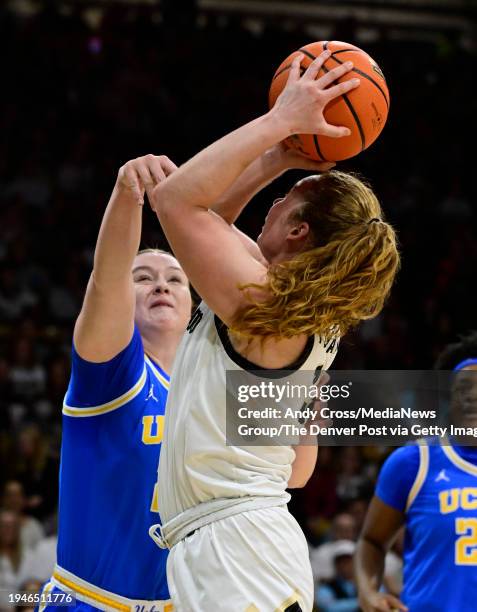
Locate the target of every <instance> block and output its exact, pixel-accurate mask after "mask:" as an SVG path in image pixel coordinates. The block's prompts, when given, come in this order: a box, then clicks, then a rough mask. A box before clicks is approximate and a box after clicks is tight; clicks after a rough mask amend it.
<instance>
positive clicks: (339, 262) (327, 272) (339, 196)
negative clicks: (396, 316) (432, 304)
mask: <svg viewBox="0 0 477 612" xmlns="http://www.w3.org/2000/svg"><path fill="white" fill-rule="evenodd" d="M292 191H293V192H294V194H296V195H297V196H298V197H300V198H301V199H302V200H303V204H302V206H301V207H300V208H299V209H298V211H297V212H294V213H292V215H291V218H290V221H291V222H295V221H299V222H300V221H302V222H306V223H308V225H309V228H310V238H309V242H308V246H309V248H307V249H306V250H304V251H302V252H300V253H299V254H298V255H296V256H294V257H293V258H292V259H289V260H287V261H283V262H280V263H277V264H272V265H271V266H270V268H269V270H268V279H267V282H266V283H265V284H264V285H261V286H260V285H256V284H250V285H245V286H243V287H241V289H242V290H244V291H246V290H247V289H250V288H257V289H262V290H264V289H265V291H266V292H267V294H268V296H269V297H268V298H267V299H266V300H265V301H263V302H257V301H254V302H252V303H251V304H250V305H249V306H247V307H246V308H245V309H243V310H242V311H241V312H240V313H239V314H238V316H237V318H236V320H235V322H234V325H233V327H232V331H234V332H236V333H238V334H241V335H244V336H245V337H248V338H252V337H257V336H258V337H265V336H270V337H273V336H275V337H277V336H278V337H282V338H291V337H292V336H297V335H300V334H306V335H308V336H310V335H312V334H318V335H321V336H325V337H331V336H343V335H344V334H345V333H346V332H347V331H348V330H349V329H350V328H351V327H353V326H355V325H356V324H357V323H359V322H360V321H362V320H365V319H372V318H373V317H375V316H376V315H377V314H379V312H380V311H381V309H382V308H383V305H384V302H385V300H386V298H387V296H388V294H389V292H390V289H391V286H392V284H393V281H394V277H395V275H396V272H397V270H398V268H399V251H398V247H397V240H396V235H395V232H394V229H393V228H392V226H391V225H390V224H389V223H387V222H386V221H385V220H384V218H383V212H382V210H381V206H380V204H379V201H378V199H377V197H376V196H375V194H374V193H373V191H372V189H371V187H370V186H369V185H367V184H366V183H364V182H363V181H362V180H360V179H359V178H358V177H357V176H356V175H354V174H348V173H344V172H339V171H335V170H334V171H331V172H327V173H325V174H322V175H319V176H315V177H310V178H309V179H307V180H306V181H302V182H299V183H297V184H296V185H295V186H294V187H293V190H292Z"/></svg>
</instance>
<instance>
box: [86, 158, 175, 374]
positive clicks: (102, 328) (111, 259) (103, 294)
mask: <svg viewBox="0 0 477 612" xmlns="http://www.w3.org/2000/svg"><path fill="white" fill-rule="evenodd" d="M146 157H147V162H148V163H147V164H146V163H144V161H145V158H138V159H136V160H132V161H129V162H128V163H127V164H125V165H124V166H122V168H121V169H120V170H119V173H118V178H117V180H116V184H115V186H114V189H113V192H112V194H111V198H110V200H109V203H108V206H107V208H106V211H105V213H104V216H103V220H102V222H101V228H100V230H99V235H98V240H97V242H96V249H95V253H94V268H93V272H92V274H91V277H90V279H89V282H88V287H87V289H86V294H85V298H84V301H83V306H82V308H81V312H80V314H79V316H78V319H77V321H76V325H75V330H74V344H75V348H76V350H77V352H78V354H79V355H80V356H81V357H83V359H86V360H88V361H92V362H103V361H108V360H109V359H111V358H112V357H114V356H115V355H117V354H118V353H119V352H120V351H121V350H122V349H123V348H125V347H126V346H127V344H128V343H129V341H130V339H131V337H132V333H133V328H134V309H135V293H134V286H133V281H132V265H133V261H134V257H135V255H136V253H137V251H138V248H139V244H140V240H141V226H142V204H143V203H144V190H145V188H146V186H147V187H149V186H151V187H152V186H154V185H156V184H157V183H159V182H160V181H162V180H164V179H165V178H166V176H167V175H169V174H170V173H171V172H172V171H173V170H175V168H176V166H175V165H174V164H173V163H172V162H171V161H170V160H169V159H168V158H167V157H165V156H161V157H154V156H152V155H151V156H146Z"/></svg>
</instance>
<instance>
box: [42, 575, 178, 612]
mask: <svg viewBox="0 0 477 612" xmlns="http://www.w3.org/2000/svg"><path fill="white" fill-rule="evenodd" d="M50 582H51V583H53V584H54V585H55V586H56V587H58V588H59V589H62V590H66V591H73V592H74V594H75V597H76V599H78V600H79V601H83V602H85V603H87V604H90V605H91V606H94V607H95V608H98V609H99V610H105V611H106V612H111V610H120V611H121V612H135V610H141V612H172V611H173V610H174V606H173V605H172V602H171V600H170V599H167V600H156V601H151V600H144V599H128V598H127V597H122V595H117V594H116V593H111V592H110V591H106V590H105V589H100V588H99V587H97V586H95V585H94V584H91V583H90V582H86V580H83V579H82V578H78V576H75V575H74V574H72V573H71V572H68V571H67V570H65V569H63V568H62V567H60V566H59V565H55V569H54V570H53V576H52V579H51V581H50Z"/></svg>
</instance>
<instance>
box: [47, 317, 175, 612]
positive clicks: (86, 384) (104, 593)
mask: <svg viewBox="0 0 477 612" xmlns="http://www.w3.org/2000/svg"><path fill="white" fill-rule="evenodd" d="M168 387H169V377H168V375H167V374H166V373H165V372H164V371H163V370H161V368H160V367H159V366H158V365H157V364H156V363H154V362H153V361H152V360H151V359H150V358H149V357H148V356H147V355H145V354H144V349H143V344H142V340H141V337H140V335H139V332H138V330H137V329H136V328H135V330H134V334H133V337H132V339H131V342H130V343H129V345H128V346H127V347H126V348H125V349H124V350H123V351H121V353H119V354H118V355H116V357H114V358H113V359H111V360H110V361H108V362H106V363H90V362H87V361H85V360H84V359H82V358H81V357H80V356H79V355H78V354H77V353H76V351H75V350H74V348H73V354H72V373H71V379H70V384H69V387H68V391H67V393H66V397H65V403H64V406H63V439H62V449H61V466H60V500H59V528H58V558H57V566H56V568H55V571H54V574H53V577H52V580H51V581H50V582H49V583H47V585H46V587H45V589H44V590H45V591H47V592H48V590H50V591H51V592H56V591H58V589H61V588H62V587H66V588H70V589H72V590H73V591H75V592H76V593H77V595H76V597H77V600H78V607H77V609H78V610H92V609H93V610H94V609H101V610H115V609H118V610H128V609H131V610H133V611H134V610H135V609H141V608H140V607H139V608H136V607H135V606H134V605H132V604H135V603H137V601H138V600H140V602H144V603H147V602H152V601H159V602H165V601H166V600H169V592H168V589H167V581H166V559H167V551H166V550H162V549H160V548H158V547H157V546H156V544H155V543H154V542H153V540H152V539H151V538H150V536H149V533H148V530H149V528H150V526H151V525H152V524H154V523H157V518H158V517H157V513H158V508H157V492H156V490H155V486H156V480H157V460H158V455H159V449H160V444H161V441H162V434H163V428H164V411H165V406H166V398H167V389H168ZM129 600H133V601H132V602H131V601H129ZM45 609H47V610H49V609H53V606H49V607H46V608H45ZM58 609H60V608H58ZM61 609H63V608H61ZM69 609H71V608H69ZM147 609H148V607H147V605H146V606H145V607H143V610H147ZM162 609H163V610H169V609H172V606H170V605H165V606H164V607H163V608H162ZM154 610H155V611H156V612H157V610H161V607H157V606H156V607H155V608H154Z"/></svg>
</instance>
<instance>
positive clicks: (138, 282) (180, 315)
mask: <svg viewBox="0 0 477 612" xmlns="http://www.w3.org/2000/svg"><path fill="white" fill-rule="evenodd" d="M132 274H133V281H134V287H135V290H136V312H135V321H136V324H137V326H138V328H139V331H140V332H141V334H144V333H146V334H147V333H148V331H177V332H179V333H182V332H183V331H184V330H185V328H186V326H187V322H188V321H189V319H190V312H191V307H192V300H191V295H190V289H189V281H188V280H187V277H186V275H185V274H184V272H183V270H182V268H181V267H180V265H179V262H178V261H177V259H175V257H173V256H172V255H168V254H166V253H141V254H140V255H137V256H136V258H135V260H134V265H133V270H132Z"/></svg>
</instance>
